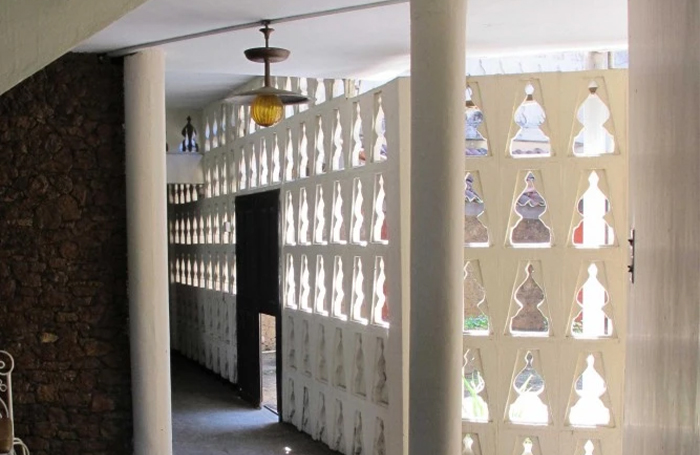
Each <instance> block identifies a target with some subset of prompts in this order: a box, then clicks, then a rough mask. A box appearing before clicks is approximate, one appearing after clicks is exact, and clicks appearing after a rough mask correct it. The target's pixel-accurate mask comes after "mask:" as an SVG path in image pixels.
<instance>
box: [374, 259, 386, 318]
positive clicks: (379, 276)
mask: <svg viewBox="0 0 700 455" xmlns="http://www.w3.org/2000/svg"><path fill="white" fill-rule="evenodd" d="M386 288H387V283H386V271H385V266H384V258H383V257H381V256H377V257H375V258H374V287H373V292H372V299H373V301H372V323H373V324H375V325H379V326H382V327H389V301H388V299H387V289H386Z"/></svg>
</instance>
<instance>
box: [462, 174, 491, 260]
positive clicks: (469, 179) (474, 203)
mask: <svg viewBox="0 0 700 455" xmlns="http://www.w3.org/2000/svg"><path fill="white" fill-rule="evenodd" d="M482 194H483V193H482V190H481V180H480V179H479V173H478V172H476V171H470V172H467V175H466V176H465V177H464V245H465V246H468V247H472V248H474V247H487V246H489V230H488V228H487V223H488V221H487V218H486V213H485V207H486V205H485V203H484V199H483V198H482V197H481V195H482Z"/></svg>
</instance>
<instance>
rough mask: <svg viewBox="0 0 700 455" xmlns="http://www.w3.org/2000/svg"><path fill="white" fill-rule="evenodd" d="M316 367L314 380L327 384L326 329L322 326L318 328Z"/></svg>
mask: <svg viewBox="0 0 700 455" xmlns="http://www.w3.org/2000/svg"><path fill="white" fill-rule="evenodd" d="M317 356H318V365H317V368H316V379H318V380H319V381H321V382H328V361H327V360H326V359H327V357H326V327H325V326H324V325H323V324H319V326H318V350H317Z"/></svg>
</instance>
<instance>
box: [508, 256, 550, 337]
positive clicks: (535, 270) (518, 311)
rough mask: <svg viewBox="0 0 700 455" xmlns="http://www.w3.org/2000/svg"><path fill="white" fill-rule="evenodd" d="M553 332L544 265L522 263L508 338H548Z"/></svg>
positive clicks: (514, 291) (533, 262) (509, 319)
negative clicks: (509, 336)
mask: <svg viewBox="0 0 700 455" xmlns="http://www.w3.org/2000/svg"><path fill="white" fill-rule="evenodd" d="M550 332H551V324H550V316H549V307H548V306H547V293H546V292H545V285H544V276H543V273H542V263H541V262H540V261H532V262H526V263H525V265H523V262H520V264H519V266H518V272H517V275H516V278H515V286H514V289H513V294H512V296H511V304H510V310H509V312H508V327H507V329H506V334H509V335H513V336H520V337H522V336H526V337H527V336H530V337H546V336H549V335H550Z"/></svg>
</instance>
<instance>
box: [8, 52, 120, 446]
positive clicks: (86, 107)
mask: <svg viewBox="0 0 700 455" xmlns="http://www.w3.org/2000/svg"><path fill="white" fill-rule="evenodd" d="M122 75H123V72H122V64H121V62H117V63H115V62H110V61H100V59H99V58H98V57H97V56H95V55H87V54H68V55H66V56H64V57H63V58H61V59H59V60H58V61H56V62H54V63H53V64H51V65H50V66H48V67H47V68H45V69H44V70H42V71H40V72H39V73H37V74H35V75H34V76H33V77H31V78H30V79H28V80H26V81H24V82H23V83H22V84H20V85H18V86H17V87H15V88H13V89H12V90H11V91H9V92H8V93H5V94H4V95H2V96H0V146H1V148H2V160H0V349H6V350H8V351H10V352H11V353H12V354H13V355H14V357H15V374H14V376H13V382H14V400H15V421H16V433H17V435H18V436H19V437H22V438H23V439H24V440H25V442H26V443H27V444H28V445H29V447H30V449H31V450H32V453H33V454H36V455H47V454H51V455H69V454H70V455H75V454H81V455H88V454H93V455H112V454H114V455H116V454H120V455H126V454H130V453H131V446H132V442H131V440H132V418H131V390H130V369H129V341H128V334H127V325H128V324H127V318H128V302H127V297H126V208H125V205H126V200H125V177H124V154H125V150H124V132H123V123H124V108H123V104H124V100H123V88H122V85H123V80H122Z"/></svg>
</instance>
